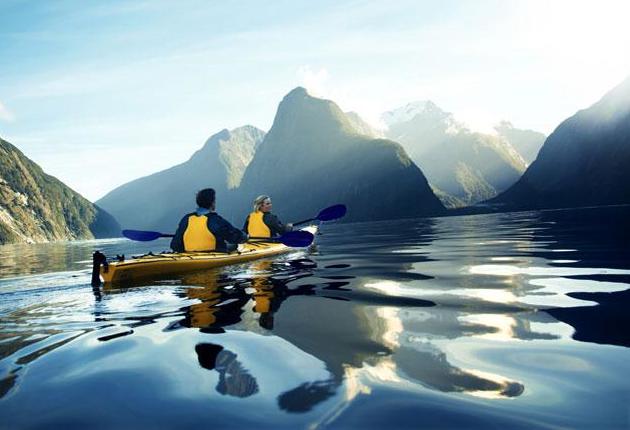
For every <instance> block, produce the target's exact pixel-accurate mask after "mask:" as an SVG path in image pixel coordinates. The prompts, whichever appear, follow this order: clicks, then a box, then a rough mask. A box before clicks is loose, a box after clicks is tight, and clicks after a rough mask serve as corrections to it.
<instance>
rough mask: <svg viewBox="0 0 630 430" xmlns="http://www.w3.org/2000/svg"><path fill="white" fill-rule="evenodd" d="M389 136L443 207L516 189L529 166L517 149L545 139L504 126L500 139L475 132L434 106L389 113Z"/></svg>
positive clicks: (385, 116) (422, 104) (420, 104)
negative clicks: (414, 166)
mask: <svg viewBox="0 0 630 430" xmlns="http://www.w3.org/2000/svg"><path fill="white" fill-rule="evenodd" d="M382 120H383V122H384V123H385V124H386V125H387V126H388V129H387V130H386V136H387V137H389V138H390V139H392V140H395V141H397V142H400V143H401V144H402V145H403V147H404V148H405V150H406V151H407V153H408V154H409V156H410V157H411V159H412V160H413V161H414V162H415V163H416V164H417V165H418V166H419V167H420V169H422V171H423V172H424V173H425V175H426V176H427V179H428V180H429V182H430V184H431V186H432V187H433V189H434V191H435V192H436V194H437V195H438V196H439V197H440V199H441V200H442V202H443V203H444V204H445V205H447V206H449V207H458V206H467V205H471V204H474V203H477V202H480V201H483V200H487V199H489V198H492V197H494V196H496V195H497V194H498V193H500V192H501V191H504V190H506V189H507V188H508V187H509V186H511V185H512V184H514V183H515V182H516V181H517V180H518V178H520V176H521V175H522V173H523V172H524V171H525V169H526V167H527V163H526V161H525V160H524V158H523V157H522V156H521V154H520V153H519V151H518V150H517V149H516V148H515V145H518V146H519V147H521V148H524V149H526V150H527V151H528V156H529V154H530V153H531V152H534V151H535V150H536V148H537V147H538V148H540V146H542V143H543V141H544V135H542V134H541V133H536V132H531V131H529V130H519V129H516V128H514V127H513V126H512V125H511V124H509V123H507V122H504V123H501V124H500V125H499V126H497V129H496V130H497V134H496V135H493V134H484V133H478V132H473V131H471V130H470V129H469V128H467V127H466V126H465V125H464V124H462V123H460V122H458V121H457V120H456V119H455V118H454V116H453V114H451V113H449V112H445V111H443V110H442V109H440V108H439V107H438V106H437V105H436V104H435V103H433V102H431V101H424V102H415V103H410V104H407V105H406V106H403V107H401V108H398V109H395V110H393V111H390V112H386V113H384V114H383V116H382Z"/></svg>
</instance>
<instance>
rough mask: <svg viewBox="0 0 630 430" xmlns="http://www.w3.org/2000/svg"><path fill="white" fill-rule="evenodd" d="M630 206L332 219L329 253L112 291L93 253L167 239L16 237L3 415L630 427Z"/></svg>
mask: <svg viewBox="0 0 630 430" xmlns="http://www.w3.org/2000/svg"><path fill="white" fill-rule="evenodd" d="M628 220H630V208H628V207H616V208H599V209H583V210H572V211H544V212H523V213H513V214H494V215H476V216H462V217H453V218H436V219H420V220H404V221H389V222H377V223H361V224H348V225H344V224H334V225H324V226H323V227H322V233H323V234H322V235H321V236H318V238H317V242H318V246H317V249H316V250H311V251H300V250H298V251H296V252H292V253H291V254H287V255H284V256H280V257H276V258H273V259H267V260H259V261H256V262H251V263H248V264H243V265H238V266H232V267H228V268H223V269H218V270H213V271H206V272H200V273H195V274H190V275H186V276H182V277H178V278H173V279H162V280H156V281H151V282H146V283H145V284H144V285H123V286H118V287H116V288H111V287H107V286H106V287H101V288H97V289H93V288H92V287H91V286H90V285H89V282H90V265H91V261H90V259H91V253H92V252H93V251H94V250H95V249H100V250H102V251H103V252H105V253H106V254H107V255H110V256H113V255H115V254H117V253H119V254H120V253H125V254H126V255H130V254H133V253H144V252H147V251H148V250H154V251H156V250H157V251H159V250H163V249H166V248H167V245H168V243H167V241H156V242H152V243H148V244H146V243H145V244H137V243H131V242H129V241H123V240H110V241H86V242H76V243H64V244H45V245H12V246H2V247H0V277H1V279H0V378H1V382H0V417H1V420H0V423H1V424H0V427H2V428H4V427H6V428H57V427H59V428H61V427H63V428H88V427H89V428H92V429H94V428H176V427H177V428H179V427H183V426H186V425H199V424H202V425H204V426H208V425H212V426H213V427H216V428H225V427H229V428H234V427H236V428H254V427H255V428H279V427H282V428H320V427H327V428H409V427H411V428H418V427H426V428H475V427H476V428H489V427H490V428H494V427H497V428H498V427H501V428H558V427H563V428H628V427H630V418H629V415H630V412H629V410H630V406H629V405H630V382H628V379H627V375H628V374H629V373H630V352H629V351H630V350H629V348H628V347H629V346H630V331H629V330H628V329H629V327H630V325H629V324H628V322H629V320H630V317H629V316H628V311H627V307H628V304H629V303H630V292H629V288H630V248H629V247H628V245H629V244H630V238H629V234H630V229H629V228H628V227H629V223H630V222H629V221H628ZM18 264H19V265H18ZM210 423H211V424H210Z"/></svg>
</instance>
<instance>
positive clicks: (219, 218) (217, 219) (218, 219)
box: [207, 212, 229, 224]
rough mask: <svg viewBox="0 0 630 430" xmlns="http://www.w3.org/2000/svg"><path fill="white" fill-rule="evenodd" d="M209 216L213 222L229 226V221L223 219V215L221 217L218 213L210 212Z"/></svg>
mask: <svg viewBox="0 0 630 430" xmlns="http://www.w3.org/2000/svg"><path fill="white" fill-rule="evenodd" d="M207 216H208V219H209V220H210V219H211V220H213V221H214V222H216V223H219V224H229V222H228V220H226V219H225V218H223V217H222V216H221V215H219V214H218V213H216V212H210V213H209V214H208V215H207Z"/></svg>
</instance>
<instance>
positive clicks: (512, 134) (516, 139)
mask: <svg viewBox="0 0 630 430" xmlns="http://www.w3.org/2000/svg"><path fill="white" fill-rule="evenodd" d="M494 129H495V131H496V132H497V133H498V135H499V136H501V137H503V138H504V139H505V140H507V141H508V142H510V143H511V144H512V146H513V147H514V148H515V149H516V150H517V151H518V153H519V154H521V156H522V157H523V159H524V160H525V162H526V163H527V164H528V165H529V164H532V163H533V162H534V160H535V159H536V156H537V155H538V151H540V148H542V146H543V143H545V139H546V136H545V135H544V134H543V133H539V132H537V131H534V130H521V129H518V128H514V126H513V125H512V123H510V122H509V121H501V122H500V123H499V124H498V125H496V126H495V127H494Z"/></svg>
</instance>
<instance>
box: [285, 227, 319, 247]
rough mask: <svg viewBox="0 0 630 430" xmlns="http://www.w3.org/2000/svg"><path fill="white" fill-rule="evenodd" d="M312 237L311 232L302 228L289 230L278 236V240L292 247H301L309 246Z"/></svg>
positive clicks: (313, 237)
mask: <svg viewBox="0 0 630 430" xmlns="http://www.w3.org/2000/svg"><path fill="white" fill-rule="evenodd" d="M313 239H315V236H313V234H312V233H309V232H308V231H302V230H299V231H289V232H287V233H285V234H283V235H282V236H280V237H279V238H278V240H279V241H280V242H282V243H283V244H285V245H286V246H290V247H292V248H303V247H305V246H309V245H310V244H311V243H313Z"/></svg>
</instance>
